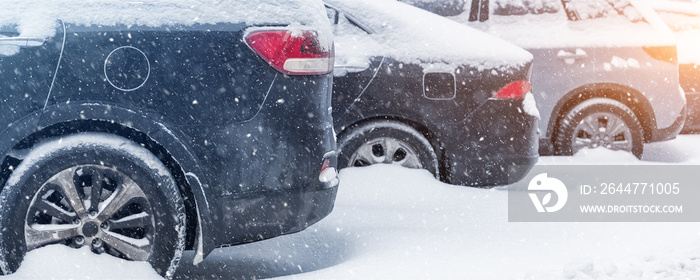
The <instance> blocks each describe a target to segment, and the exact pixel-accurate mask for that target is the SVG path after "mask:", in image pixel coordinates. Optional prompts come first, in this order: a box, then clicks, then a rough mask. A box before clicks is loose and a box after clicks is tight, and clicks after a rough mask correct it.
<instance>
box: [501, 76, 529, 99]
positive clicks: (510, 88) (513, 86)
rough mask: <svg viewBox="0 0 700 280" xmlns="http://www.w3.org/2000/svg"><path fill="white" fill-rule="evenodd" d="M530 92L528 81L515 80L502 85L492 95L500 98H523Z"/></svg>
mask: <svg viewBox="0 0 700 280" xmlns="http://www.w3.org/2000/svg"><path fill="white" fill-rule="evenodd" d="M528 92H530V81H528V80H521V81H515V82H512V83H510V84H507V85H506V86H504V87H502V88H501V89H500V90H499V91H498V92H497V93H496V94H495V95H494V96H493V97H494V98H500V99H523V98H525V95H526V94H527V93H528Z"/></svg>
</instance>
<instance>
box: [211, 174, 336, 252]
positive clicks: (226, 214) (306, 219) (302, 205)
mask: <svg viewBox="0 0 700 280" xmlns="http://www.w3.org/2000/svg"><path fill="white" fill-rule="evenodd" d="M337 192H338V187H337V183H336V184H335V185H333V184H329V183H321V182H318V183H314V184H312V185H309V186H306V187H303V188H299V189H286V190H279V191H274V192H266V193H255V194H250V195H245V194H243V195H237V196H226V197H220V198H218V199H217V200H218V203H219V205H228V207H226V208H227V209H225V210H224V211H222V212H221V214H220V216H219V218H220V219H219V221H220V223H221V225H222V226H221V227H220V228H219V230H217V231H215V232H214V233H213V234H212V238H213V239H214V240H215V243H216V244H217V247H222V246H227V245H236V244H241V243H248V242H253V241H258V240H263V239H268V238H272V237H276V236H279V235H283V234H289V233H295V232H298V231H301V230H303V229H305V228H307V227H309V226H311V225H313V224H315V223H316V222H318V221H320V220H321V219H322V218H324V217H326V216H327V215H328V214H330V213H331V211H332V210H333V205H334V202H335V198H336V195H337ZM233 225H236V226H235V227H234V226H233Z"/></svg>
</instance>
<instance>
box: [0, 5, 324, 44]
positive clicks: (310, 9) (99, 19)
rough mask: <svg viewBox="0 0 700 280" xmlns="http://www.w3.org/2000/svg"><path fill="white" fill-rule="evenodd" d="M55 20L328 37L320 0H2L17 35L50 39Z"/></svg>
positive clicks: (1, 14) (0, 11) (5, 21)
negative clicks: (279, 29)
mask: <svg viewBox="0 0 700 280" xmlns="http://www.w3.org/2000/svg"><path fill="white" fill-rule="evenodd" d="M58 19H61V20H63V21H64V22H66V23H73V24H78V25H98V26H100V25H101V26H112V25H126V26H134V25H142V26H149V27H161V26H175V25H186V26H190V25H195V24H216V23H246V24H248V25H254V24H271V25H294V24H297V25H302V26H304V27H307V28H311V29H316V30H320V31H322V32H321V33H322V36H321V37H322V40H325V41H327V42H330V41H329V40H331V38H330V29H329V28H328V18H327V17H326V13H325V10H324V8H323V6H322V3H321V1H320V0H265V1H249V0H236V1H217V0H158V1H156V0H145V1H116V0H90V1H85V0H54V1H43V0H21V1H20V0H9V1H7V0H5V1H3V2H2V6H1V7H0V26H16V27H17V30H18V31H19V32H20V35H21V36H27V37H40V38H47V37H51V36H53V34H54V32H55V28H56V26H57V25H56V23H57V20H58ZM325 41H324V42H325Z"/></svg>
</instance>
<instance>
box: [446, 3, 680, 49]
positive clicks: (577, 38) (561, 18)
mask: <svg viewBox="0 0 700 280" xmlns="http://www.w3.org/2000/svg"><path fill="white" fill-rule="evenodd" d="M523 2H524V1H523ZM603 2H605V3H603ZM603 2H601V1H598V0H595V1H586V0H580V1H574V2H573V3H572V4H573V5H574V6H575V7H576V8H578V9H582V11H580V12H581V13H580V14H583V15H585V16H582V17H583V18H587V19H583V20H578V21H570V20H569V19H568V18H567V16H566V12H565V10H564V8H563V6H562V4H561V1H556V5H559V8H558V9H557V10H556V12H545V13H541V14H532V13H526V14H511V15H497V14H492V15H491V16H490V17H489V20H487V21H485V22H470V21H469V11H465V12H464V13H462V14H461V15H457V16H454V17H451V19H453V20H455V21H457V22H461V23H463V24H467V25H469V26H472V27H475V28H478V29H480V30H484V31H486V32H487V33H489V34H492V35H495V36H497V37H499V38H503V39H506V40H508V41H510V42H513V43H515V44H516V45H518V46H521V47H524V48H526V49H540V48H585V47H628V46H634V47H638V46H663V45H673V44H675V39H674V38H673V34H671V32H670V31H669V30H668V28H666V27H665V26H664V24H663V22H661V21H660V20H659V19H658V16H657V15H656V14H655V13H654V12H653V10H651V9H650V8H649V7H647V6H646V5H645V4H644V3H637V2H634V6H631V5H630V4H629V2H628V3H627V4H626V5H625V6H624V7H625V8H624V9H632V10H633V11H628V12H624V13H623V14H618V12H616V10H615V9H614V6H613V5H610V4H608V3H607V1H603ZM614 2H615V3H617V2H626V1H614ZM605 5H607V6H605ZM596 7H598V8H597V9H596ZM628 14H629V15H628ZM634 15H644V20H640V19H639V18H636V16H634Z"/></svg>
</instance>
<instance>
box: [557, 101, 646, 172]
mask: <svg viewBox="0 0 700 280" xmlns="http://www.w3.org/2000/svg"><path fill="white" fill-rule="evenodd" d="M554 147H555V149H556V151H557V154H561V155H572V154H575V153H576V152H578V151H579V150H581V149H583V148H590V149H593V148H608V149H611V150H622V151H628V152H631V153H632V154H634V155H635V156H637V157H638V158H641V157H642V153H643V151H644V144H643V138H642V125H641V124H640V122H639V120H638V119H637V117H636V115H635V114H634V112H632V110H631V109H630V108H629V107H627V106H625V105H624V104H622V103H620V102H618V101H616V100H612V99H608V98H592V99H589V100H586V101H584V102H581V103H580V104H578V105H576V106H575V107H574V108H573V109H571V110H570V111H569V112H568V113H567V114H566V115H565V116H564V117H563V118H562V119H561V121H560V122H559V128H558V130H557V133H556V135H555V139H554Z"/></svg>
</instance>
